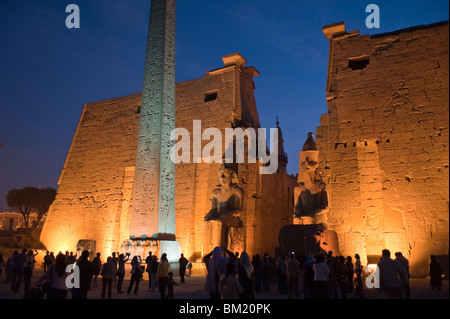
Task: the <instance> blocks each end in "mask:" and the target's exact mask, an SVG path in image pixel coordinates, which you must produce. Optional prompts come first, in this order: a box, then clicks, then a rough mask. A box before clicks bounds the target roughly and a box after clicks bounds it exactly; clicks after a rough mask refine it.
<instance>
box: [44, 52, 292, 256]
mask: <svg viewBox="0 0 450 319" xmlns="http://www.w3.org/2000/svg"><path fill="white" fill-rule="evenodd" d="M230 59H231V62H230ZM236 60H237V62H236ZM243 60H244V59H243V58H241V57H240V56H239V55H231V56H227V60H224V62H226V63H225V67H223V68H220V69H217V70H214V71H211V72H207V73H206V74H205V76H204V77H202V78H200V79H195V80H191V81H186V82H181V83H178V84H177V86H176V106H177V107H176V127H177V128H186V129H187V130H188V131H189V132H190V134H191V138H192V136H193V120H201V121H202V130H204V129H206V128H210V127H211V128H212V127H214V128H218V129H220V130H221V131H222V133H223V131H224V130H225V128H230V127H232V122H235V123H237V122H239V123H240V124H241V125H243V126H244V127H254V128H257V127H259V118H258V111H257V108H256V102H255V97H254V94H253V91H254V89H255V86H254V82H253V76H255V75H258V73H257V71H256V70H255V69H254V68H253V67H245V62H242V61H243ZM234 62H236V63H234ZM215 93H217V96H216V98H215V99H211V100H209V101H208V99H206V97H207V95H209V94H213V95H214V94H215ZM140 105H141V95H140V94H134V95H130V96H126V97H119V98H115V99H110V100H106V101H100V102H96V103H92V104H87V105H86V106H85V107H84V111H83V114H82V116H81V119H80V122H79V125H78V128H77V131H76V133H75V136H74V139H73V142H72V145H71V148H70V151H69V154H68V156H67V159H66V163H65V165H64V169H63V171H62V173H61V177H60V180H59V189H58V194H57V197H56V200H55V201H54V203H53V205H52V207H51V209H50V212H49V214H48V216H47V219H46V222H45V225H44V228H43V231H42V235H41V241H42V242H43V243H44V245H45V246H46V248H47V249H49V250H51V251H55V252H58V251H66V250H69V251H74V250H75V248H76V245H77V242H78V240H80V239H83V240H95V241H96V250H97V251H98V252H101V253H102V255H103V256H104V257H106V256H108V255H109V254H110V253H111V252H112V251H120V246H121V244H122V242H123V241H124V240H127V239H129V237H130V224H131V205H132V196H133V187H134V185H133V182H134V176H135V159H136V146H137V137H138V129H139V118H140V114H139V110H140ZM223 135H224V134H223ZM224 136H225V135H224ZM207 143H208V141H203V145H202V146H204V145H206V144H207ZM224 150H225V149H223V151H224ZM192 151H193V150H192V140H191V158H192V156H193V154H192ZM219 166H220V165H219V164H205V163H188V164H178V165H177V166H176V193H175V195H176V239H177V241H178V242H179V243H180V245H181V250H182V252H183V253H184V254H185V255H186V256H187V257H190V258H191V259H192V260H195V259H196V258H198V257H200V256H201V253H202V238H203V234H202V232H203V226H202V223H203V218H204V216H205V215H206V214H207V213H208V211H209V210H210V208H211V194H212V191H213V189H214V188H216V186H217V182H218V171H219ZM258 169H259V167H258V164H245V165H240V166H239V168H238V171H239V172H238V174H239V179H240V182H241V187H242V188H243V189H244V197H245V198H244V212H243V215H242V218H243V220H244V229H243V233H242V238H243V240H244V244H243V247H242V248H243V249H245V250H247V251H248V252H249V253H250V254H256V253H260V254H262V253H265V252H268V253H270V254H273V253H274V250H275V247H276V246H277V244H278V242H277V236H278V230H279V228H280V227H281V226H283V225H285V224H286V223H288V222H289V221H287V219H288V218H287V216H290V214H291V212H292V199H290V200H288V199H287V198H288V197H289V194H287V192H288V188H287V187H285V186H284V185H287V184H288V183H289V181H290V182H291V183H292V181H294V182H295V179H293V178H292V177H290V176H288V175H287V173H286V171H284V170H282V171H280V172H278V173H276V174H274V175H273V176H271V177H264V178H263V177H261V175H259V174H258ZM292 188H293V187H292ZM275 189H276V190H277V191H276V192H275V191H272V190H275ZM291 196H292V195H291ZM261 234H264V235H261Z"/></svg>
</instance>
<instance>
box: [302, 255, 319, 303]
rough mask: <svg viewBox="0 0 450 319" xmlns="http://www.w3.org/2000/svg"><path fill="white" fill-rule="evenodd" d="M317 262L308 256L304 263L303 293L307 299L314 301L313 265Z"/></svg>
mask: <svg viewBox="0 0 450 319" xmlns="http://www.w3.org/2000/svg"><path fill="white" fill-rule="evenodd" d="M315 262H316V260H315V259H314V257H313V256H308V258H306V261H305V262H304V263H303V269H302V277H303V284H304V287H303V292H304V297H305V299H314V270H313V265H314V264H315Z"/></svg>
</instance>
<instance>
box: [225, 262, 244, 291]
mask: <svg viewBox="0 0 450 319" xmlns="http://www.w3.org/2000/svg"><path fill="white" fill-rule="evenodd" d="M243 292H244V290H243V289H242V286H241V284H240V282H239V280H238V279H237V278H236V274H235V266H234V263H232V262H229V263H228V264H227V265H226V270H225V274H223V275H222V276H221V277H220V281H219V293H220V296H221V299H239V296H240V295H241V294H242V293H243Z"/></svg>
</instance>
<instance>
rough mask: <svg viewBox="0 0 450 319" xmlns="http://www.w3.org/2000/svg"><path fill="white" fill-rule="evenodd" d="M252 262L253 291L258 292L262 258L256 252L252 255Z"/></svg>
mask: <svg viewBox="0 0 450 319" xmlns="http://www.w3.org/2000/svg"><path fill="white" fill-rule="evenodd" d="M252 264H253V271H254V272H255V291H256V292H257V293H259V292H261V285H262V273H263V265H262V260H261V257H260V256H259V254H256V255H255V256H254V257H253V261H252Z"/></svg>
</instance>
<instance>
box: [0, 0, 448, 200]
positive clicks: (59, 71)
mask: <svg viewBox="0 0 450 319" xmlns="http://www.w3.org/2000/svg"><path fill="white" fill-rule="evenodd" d="M71 3H75V4H77V5H79V7H80V11H81V28H80V29H67V28H66V26H65V20H66V17H67V15H68V14H67V13H66V12H65V8H66V6H67V5H69V4H71ZM371 3H375V4H377V5H378V6H379V7H380V10H381V28H380V29H367V27H366V25H365V20H366V17H367V15H368V14H367V13H365V8H366V6H367V5H368V4H371ZM149 11H150V0H128V1H124V0H78V1H76V0H67V1H65V0H0V143H1V144H2V145H3V147H1V145H0V209H2V208H3V209H6V208H7V206H6V200H5V196H6V193H7V191H8V190H9V189H12V188H22V187H24V186H28V185H30V186H36V187H48V186H52V187H55V188H56V187H57V181H58V178H59V175H60V173H61V169H62V167H63V165H64V161H65V158H66V156H67V153H68V150H69V147H70V144H71V142H72V138H73V135H74V133H75V129H76V126H77V124H78V121H79V118H80V115H81V112H82V110H83V106H84V104H86V103H90V102H95V101H99V100H103V99H108V98H113V97H118V96H123V95H128V94H132V93H137V92H140V91H141V90H142V82H143V70H144V56H145V46H146V36H147V26H148V18H149V13H150V12H149ZM448 15H449V3H448V0H433V1H406V0H402V1H392V0H391V1H387V0H383V1H377V0H372V1H360V0H351V1H350V0H334V1H332V0H327V1H303V0H178V1H177V66H176V67H177V81H185V80H191V79H195V78H199V77H202V76H203V75H204V72H205V71H208V70H212V69H216V68H218V67H221V66H222V65H223V64H222V60H221V57H222V56H223V55H226V54H230V53H234V52H240V53H241V54H242V55H243V56H244V57H245V58H246V59H247V60H248V63H249V65H253V66H255V67H256V68H257V69H258V70H259V71H260V72H261V76H260V77H257V78H255V82H256V91H255V95H256V101H257V106H258V111H259V115H260V120H261V125H262V127H266V128H270V127H274V125H275V118H276V116H278V117H279V118H280V122H281V127H282V130H283V134H284V139H285V149H286V152H287V153H288V156H289V161H290V162H289V165H288V171H289V172H290V173H293V174H295V173H297V171H298V152H299V151H300V149H301V147H302V145H303V143H304V141H305V139H306V134H307V133H308V132H310V131H312V132H315V128H316V126H319V124H320V123H319V120H320V115H321V114H322V113H326V112H327V107H326V100H325V83H326V72H327V63H328V40H326V39H325V37H324V35H323V33H322V27H323V26H324V25H327V24H331V23H334V22H339V21H345V23H346V26H347V30H349V31H351V30H355V29H359V30H360V32H361V34H375V33H384V32H390V31H394V30H397V29H402V28H407V27H411V26H415V25H421V24H429V23H433V22H438V21H443V20H448Z"/></svg>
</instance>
